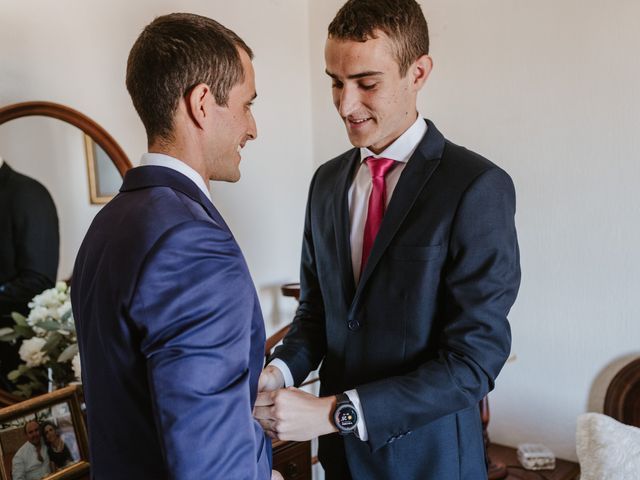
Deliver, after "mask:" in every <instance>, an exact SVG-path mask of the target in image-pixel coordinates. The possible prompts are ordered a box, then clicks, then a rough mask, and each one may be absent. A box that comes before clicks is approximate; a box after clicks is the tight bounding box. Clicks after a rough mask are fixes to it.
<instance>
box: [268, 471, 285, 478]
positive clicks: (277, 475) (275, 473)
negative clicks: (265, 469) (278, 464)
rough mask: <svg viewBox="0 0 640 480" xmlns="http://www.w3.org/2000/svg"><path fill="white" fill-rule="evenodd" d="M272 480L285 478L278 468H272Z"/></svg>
mask: <svg viewBox="0 0 640 480" xmlns="http://www.w3.org/2000/svg"><path fill="white" fill-rule="evenodd" d="M271 480H284V477H283V476H282V475H281V474H280V472H279V471H277V470H271Z"/></svg>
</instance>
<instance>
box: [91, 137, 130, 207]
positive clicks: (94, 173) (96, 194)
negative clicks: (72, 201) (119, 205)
mask: <svg viewBox="0 0 640 480" xmlns="http://www.w3.org/2000/svg"><path fill="white" fill-rule="evenodd" d="M84 146H85V152H86V157H87V173H88V175H89V200H90V201H91V203H94V204H104V203H107V202H108V201H109V200H111V199H112V198H113V197H114V196H115V195H116V193H118V190H119V189H120V185H121V184H122V177H121V176H120V173H119V172H118V170H117V169H116V167H115V165H114V164H113V162H112V161H111V159H110V158H109V156H108V155H107V153H106V152H105V151H104V150H103V149H102V148H101V147H100V145H98V144H97V143H96V142H94V141H93V139H92V138H91V137H90V136H89V135H87V134H86V133H85V134H84Z"/></svg>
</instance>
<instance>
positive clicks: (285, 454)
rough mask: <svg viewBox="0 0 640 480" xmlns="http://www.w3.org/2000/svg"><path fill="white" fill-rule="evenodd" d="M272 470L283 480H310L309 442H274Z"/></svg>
mask: <svg viewBox="0 0 640 480" xmlns="http://www.w3.org/2000/svg"><path fill="white" fill-rule="evenodd" d="M272 446H273V469H274V470H277V471H279V472H280V473H281V474H282V476H283V477H284V480H311V442H282V441H280V440H274V441H273V443H272Z"/></svg>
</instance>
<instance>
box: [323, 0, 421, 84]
mask: <svg viewBox="0 0 640 480" xmlns="http://www.w3.org/2000/svg"><path fill="white" fill-rule="evenodd" d="M376 30H379V31H381V32H384V33H385V34H386V35H387V36H388V37H389V38H390V39H391V42H392V43H393V54H394V56H395V58H396V61H397V62H398V67H399V68H400V76H402V77H404V76H405V74H406V73H407V70H409V67H410V66H411V64H412V63H413V62H415V61H416V60H417V59H418V58H419V57H421V56H422V55H428V54H429V29H428V27H427V21H426V20H425V18H424V15H423V13H422V9H421V8H420V5H418V3H417V2H416V1H415V0H349V1H348V2H347V3H345V4H344V5H343V6H342V8H341V9H340V10H339V11H338V13H337V14H336V16H335V18H334V19H333V21H332V22H331V24H329V38H335V39H338V40H353V41H356V42H366V41H367V40H369V39H371V38H376Z"/></svg>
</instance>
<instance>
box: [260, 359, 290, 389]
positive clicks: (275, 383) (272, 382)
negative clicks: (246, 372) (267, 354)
mask: <svg viewBox="0 0 640 480" xmlns="http://www.w3.org/2000/svg"><path fill="white" fill-rule="evenodd" d="M283 387H284V376H283V375H282V372H281V371H280V369H279V368H277V367H274V366H273V365H267V366H266V367H265V368H264V370H262V373H261V374H260V378H259V379H258V392H273V391H274V390H278V389H280V388H283Z"/></svg>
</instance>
